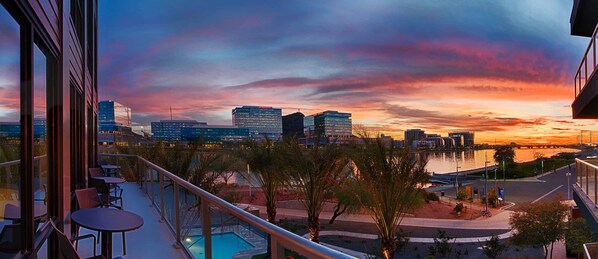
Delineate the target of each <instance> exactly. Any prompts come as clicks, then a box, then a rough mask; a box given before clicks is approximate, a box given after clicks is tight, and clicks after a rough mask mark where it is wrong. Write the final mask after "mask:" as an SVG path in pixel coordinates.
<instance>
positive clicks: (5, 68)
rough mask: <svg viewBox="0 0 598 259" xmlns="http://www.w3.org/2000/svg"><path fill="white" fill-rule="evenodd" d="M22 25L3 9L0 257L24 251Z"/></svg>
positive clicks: (0, 29) (0, 38) (0, 21)
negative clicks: (22, 199) (20, 249)
mask: <svg viewBox="0 0 598 259" xmlns="http://www.w3.org/2000/svg"><path fill="white" fill-rule="evenodd" d="M19 48H20V36H19V24H18V23H17V22H16V21H15V20H14V19H13V18H12V16H11V15H10V14H9V13H8V12H7V11H6V10H5V9H4V7H2V5H0V224H1V225H2V227H1V229H2V230H1V231H0V240H2V242H1V243H0V253H1V254H0V257H6V256H9V255H13V254H16V253H17V252H18V249H19V247H22V242H21V241H22V240H21V239H20V238H19V236H20V232H21V225H20V224H19V223H18V218H19V217H20V209H19V206H20V197H19V189H20V182H21V179H20V161H21V158H20V143H21V122H20V105H21V104H20V56H19V55H20V51H19Z"/></svg>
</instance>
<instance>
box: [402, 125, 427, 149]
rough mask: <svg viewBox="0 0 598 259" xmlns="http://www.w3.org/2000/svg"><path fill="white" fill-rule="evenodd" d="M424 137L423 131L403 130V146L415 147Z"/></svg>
mask: <svg viewBox="0 0 598 259" xmlns="http://www.w3.org/2000/svg"><path fill="white" fill-rule="evenodd" d="M425 137H426V133H425V131H423V130H421V129H408V130H405V145H407V146H410V147H417V145H418V144H417V143H418V141H420V140H423V139H424V138H425Z"/></svg>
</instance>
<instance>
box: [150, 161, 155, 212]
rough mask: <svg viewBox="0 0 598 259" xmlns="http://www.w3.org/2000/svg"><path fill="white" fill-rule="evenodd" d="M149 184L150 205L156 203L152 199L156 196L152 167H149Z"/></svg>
mask: <svg viewBox="0 0 598 259" xmlns="http://www.w3.org/2000/svg"><path fill="white" fill-rule="evenodd" d="M150 186H151V201H152V203H151V204H150V207H151V206H153V205H154V204H156V201H155V200H154V199H155V197H156V196H154V169H151V168H150Z"/></svg>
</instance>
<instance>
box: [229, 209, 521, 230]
mask: <svg viewBox="0 0 598 259" xmlns="http://www.w3.org/2000/svg"><path fill="white" fill-rule="evenodd" d="M238 206H239V207H241V208H246V207H248V206H251V207H255V208H257V209H259V211H260V213H264V214H265V213H266V207H265V206H258V205H249V204H238ZM511 213H512V212H511V211H508V210H505V211H501V212H499V213H498V214H495V215H493V216H492V217H489V218H485V217H479V218H477V219H473V220H462V219H431V218H413V217H405V218H403V221H401V223H400V224H401V225H402V226H411V227H428V228H451V229H478V230H479V229H505V230H510V229H511V227H510V226H509V217H510V216H511ZM276 214H277V215H278V216H279V217H287V218H306V217H307V215H306V213H305V211H304V210H298V209H285V208H277V209H276ZM331 217H332V213H331V212H322V213H321V214H320V219H323V220H328V219H330V218H331ZM336 220H340V221H347V222H362V223H373V220H372V218H371V217H370V215H366V214H343V215H340V216H339V217H338V218H337V219H336Z"/></svg>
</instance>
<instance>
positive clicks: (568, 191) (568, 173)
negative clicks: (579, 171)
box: [565, 165, 571, 200]
mask: <svg viewBox="0 0 598 259" xmlns="http://www.w3.org/2000/svg"><path fill="white" fill-rule="evenodd" d="M565 175H566V176H567V200H571V193H570V192H571V185H570V184H569V176H571V165H569V171H568V172H567V173H566V174H565Z"/></svg>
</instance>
